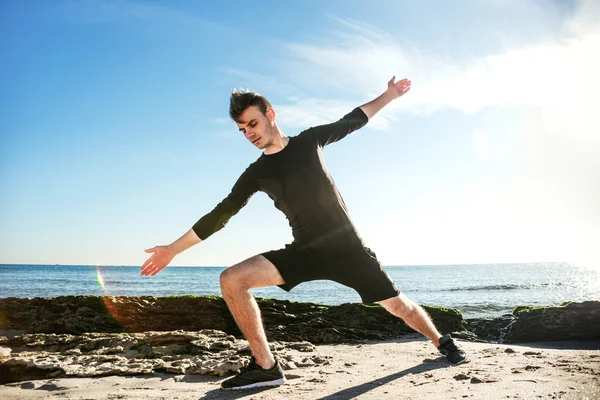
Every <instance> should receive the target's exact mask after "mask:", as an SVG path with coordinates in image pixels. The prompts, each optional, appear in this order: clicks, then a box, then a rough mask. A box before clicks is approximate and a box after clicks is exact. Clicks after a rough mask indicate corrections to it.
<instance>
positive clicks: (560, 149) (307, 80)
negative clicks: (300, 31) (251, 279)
mask: <svg viewBox="0 0 600 400" xmlns="http://www.w3.org/2000/svg"><path fill="white" fill-rule="evenodd" d="M515 4H516V3H515ZM550 4H551V3H544V7H550ZM528 10H529V12H531V13H532V14H531V18H530V19H529V23H531V24H541V25H543V24H544V15H545V14H544V12H543V11H544V10H543V7H541V8H540V7H538V5H536V7H533V8H525V9H522V8H519V12H520V13H522V12H527V11H528ZM540 11H541V12H540ZM550 11H552V14H553V15H556V13H557V11H556V10H550ZM521 17H522V15H521ZM521 20H522V21H527V18H521ZM599 20H600V4H599V3H598V2H595V1H582V2H579V3H577V7H576V9H575V12H574V14H573V15H572V17H571V18H569V19H568V20H565V21H563V29H562V33H561V34H556V33H553V34H552V35H550V34H549V35H547V38H546V39H539V40H538V41H537V42H533V43H532V42H531V41H527V42H525V41H523V42H517V41H516V40H515V39H514V37H518V36H511V37H512V38H513V39H512V40H509V39H506V38H505V39H504V42H503V43H504V48H503V49H502V50H501V51H499V52H497V53H496V54H487V55H485V56H480V57H477V56H476V55H471V56H470V57H468V58H465V57H462V58H453V57H451V56H448V55H447V54H435V53H430V52H427V51H425V50H422V49H419V48H417V47H416V46H414V45H412V44H410V43H407V42H406V41H400V40H397V39H395V38H394V37H393V36H392V35H390V34H388V33H386V32H384V31H382V30H381V29H379V28H376V27H373V26H370V25H368V24H366V23H363V22H358V21H348V20H340V19H337V20H336V21H337V23H338V25H339V26H340V27H341V28H340V29H338V30H337V31H334V32H329V33H328V34H327V35H325V36H323V37H320V38H318V39H317V40H314V41H313V42H312V43H298V42H294V43H284V44H282V45H281V49H282V50H281V54H280V57H279V58H276V59H274V60H273V65H276V66H277V69H278V70H277V71H278V74H279V80H282V81H293V82H294V88H295V89H296V90H295V91H294V93H293V97H294V99H293V103H294V104H282V105H278V106H277V107H276V108H277V109H278V110H279V118H280V121H282V123H285V124H287V125H289V126H304V127H306V126H310V125H315V124H320V123H325V122H331V121H332V120H334V119H335V118H339V117H340V116H341V115H343V114H344V113H346V112H348V111H349V110H350V109H352V107H354V106H356V105H358V104H360V103H361V102H364V101H367V100H370V99H372V98H373V97H375V96H376V95H378V94H379V93H380V92H381V91H383V90H384V89H385V84H386V82H387V80H388V79H389V78H390V77H391V76H392V75H397V76H398V75H400V76H398V77H399V78H402V77H404V76H406V77H409V78H410V79H411V80H412V82H413V89H412V90H411V92H410V93H408V94H407V95H406V96H405V97H403V98H402V99H401V100H399V101H396V102H395V103H393V104H392V105H391V106H390V107H388V108H387V109H386V110H384V112H382V113H381V114H379V115H378V116H377V117H376V118H375V119H374V120H373V121H372V125H371V126H373V127H376V128H380V129H387V128H388V127H390V126H391V124H392V123H393V121H394V119H395V118H397V116H398V115H399V114H400V113H412V114H416V115H424V116H427V115H432V114H433V113H434V112H436V111H438V110H444V109H453V110H457V111H459V112H462V113H464V114H467V115H474V114H477V113H479V112H481V111H482V110H484V109H488V108H498V109H500V108H501V109H504V110H521V111H523V110H526V111H527V115H528V116H529V118H530V119H529V120H528V121H527V123H526V124H523V125H520V126H519V125H517V124H516V123H514V124H513V126H514V127H515V129H514V131H512V132H507V135H511V139H512V140H514V144H515V145H516V146H518V148H516V149H515V150H518V151H520V152H522V153H524V154H526V158H525V161H524V162H523V163H522V164H518V165H516V164H515V165H514V166H516V167H518V168H517V170H516V171H514V172H513V173H514V176H513V177H512V179H513V180H512V181H511V182H510V183H508V184H507V185H506V186H504V187H498V188H495V189H494V190H491V191H489V192H487V194H486V195H485V196H479V198H481V199H482V201H483V202H486V207H484V208H482V209H476V208H473V207H471V208H470V209H467V207H463V206H461V204H463V205H464V204H470V203H465V202H464V200H465V199H468V198H469V195H466V194H465V195H464V196H459V198H460V201H457V205H456V207H457V208H456V209H455V210H454V211H453V212H456V210H459V213H460V212H462V211H460V210H463V211H465V212H464V213H463V214H459V215H463V218H462V221H463V222H464V221H466V222H468V224H467V226H466V227H467V228H469V229H472V230H473V231H477V230H478V229H488V230H489V229H491V228H490V226H491V225H490V224H492V223H493V224H495V225H496V227H497V231H496V232H495V236H494V238H495V239H498V240H499V241H501V240H502V238H503V237H507V236H508V235H511V231H513V230H514V229H515V228H514V226H518V225H519V224H521V226H522V228H521V229H520V232H517V233H514V237H515V238H516V240H512V241H511V243H512V244H513V245H514V246H515V247H514V248H515V249H516V250H515V251H517V253H518V254H526V253H527V244H526V243H527V238H528V237H529V238H531V240H530V241H529V242H530V243H535V247H536V251H539V252H542V251H544V247H546V248H548V246H552V245H553V244H558V246H562V248H560V249H559V248H554V249H552V251H548V254H552V256H559V255H560V254H563V255H565V256H568V257H571V258H572V259H580V260H581V259H583V260H588V262H590V261H589V260H591V262H592V263H593V262H598V263H599V264H598V266H600V249H598V248H597V247H598V246H597V243H598V239H600V208H599V207H598V204H600V185H599V184H598V182H600V113H599V112H598V110H600V75H598V74H597V71H600V51H598V49H600V24H598V23H597V22H598V21H599ZM547 25H548V27H550V26H551V24H550V23H549V22H548V24H547ZM552 26H553V25H552ZM515 28H517V29H518V27H515ZM490 29H493V27H490ZM544 31H550V29H547V30H544V29H542V30H541V32H544ZM507 37H508V36H507ZM557 37H558V39H557ZM466 45H468V44H466ZM298 88H302V90H299V89H298ZM323 93H326V95H323ZM358 96H360V97H358ZM535 115H537V116H538V117H537V118H536V117H535ZM532 116H534V117H532ZM434 118H435V117H434ZM531 118H534V119H535V120H534V121H532V120H531ZM488 137H489V133H488V132H486V131H485V130H480V131H476V132H474V133H473V142H474V149H475V151H476V152H477V154H478V155H479V156H480V157H481V158H482V159H486V158H487V157H490V158H492V156H496V154H495V151H496V150H497V149H495V148H494V147H493V146H492V145H491V144H492V142H489V141H488V140H487V139H488ZM501 156H504V157H505V158H507V159H510V158H511V157H512V156H513V154H511V153H507V154H503V155H501ZM502 190H504V191H505V192H504V195H501V196H498V194H499V193H500V194H501V193H502ZM481 204H483V203H481ZM432 207H433V206H432ZM461 207H462V208H461ZM494 209H495V210H498V212H499V214H498V216H496V217H494V216H493V215H492V214H490V211H489V210H494ZM476 211H477V212H476ZM440 213H441V214H440V216H439V217H440V218H442V217H441V216H442V215H445V214H444V213H445V211H444V210H441V211H440ZM473 216H475V217H473ZM486 216H487V220H488V222H489V223H488V224H487V225H486V223H485V220H486ZM505 217H506V218H505ZM509 217H510V219H509ZM446 219H447V216H446ZM505 221H511V222H512V223H513V224H512V225H511V224H508V223H506V222H505ZM450 222H452V221H450ZM454 222H456V223H457V224H459V225H460V224H461V221H460V218H459V220H457V221H454ZM415 226H420V223H419V221H416V222H415ZM486 227H487V228H486ZM518 246H521V247H522V248H519V249H517V247H518ZM519 252H520V253H519ZM538 254H539V253H538Z"/></svg>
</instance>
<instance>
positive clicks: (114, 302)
mask: <svg viewBox="0 0 600 400" xmlns="http://www.w3.org/2000/svg"><path fill="white" fill-rule="evenodd" d="M96 280H97V281H98V285H99V286H100V287H101V288H102V291H103V292H104V293H103V294H102V295H100V298H101V299H102V302H103V303H104V306H105V307H106V310H107V311H108V312H109V314H110V315H111V316H112V317H113V318H114V319H115V321H117V323H118V324H119V325H120V326H121V327H122V328H124V329H125V330H129V329H127V327H126V326H125V325H126V323H125V321H127V316H126V315H123V312H122V310H120V309H119V305H120V303H122V300H123V299H120V298H118V297H114V296H112V295H111V294H110V290H109V288H108V286H107V285H106V280H105V279H104V274H103V272H102V269H101V268H100V266H99V265H96Z"/></svg>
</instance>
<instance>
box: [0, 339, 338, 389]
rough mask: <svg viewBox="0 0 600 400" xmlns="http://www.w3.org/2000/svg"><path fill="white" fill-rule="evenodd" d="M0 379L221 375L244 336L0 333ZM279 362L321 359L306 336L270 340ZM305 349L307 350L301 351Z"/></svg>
mask: <svg viewBox="0 0 600 400" xmlns="http://www.w3.org/2000/svg"><path fill="white" fill-rule="evenodd" d="M0 346H2V347H0V348H4V349H10V350H11V351H10V353H11V354H5V355H4V356H0V384H4V383H10V382H19V381H23V380H31V379H47V378H57V377H94V376H108V375H152V374H156V373H171V374H175V375H189V374H201V375H219V376H220V375H224V374H227V373H230V372H236V371H238V370H239V369H240V368H241V367H243V366H245V365H246V364H247V363H248V360H249V356H250V347H249V346H248V343H247V342H246V341H245V340H239V339H236V338H235V337H233V336H231V335H227V334H226V333H224V332H221V331H216V330H202V331H200V332H186V331H174V332H145V333H85V334H82V335H70V334H58V335H57V334H26V335H21V336H16V337H14V338H10V339H9V338H6V337H0ZM270 346H271V350H272V351H273V353H274V354H275V355H276V357H277V358H278V359H279V360H280V363H281V364H282V366H283V368H285V369H295V368H301V367H305V366H306V367H307V366H314V365H318V364H327V363H328V360H327V358H326V357H321V356H318V355H316V354H314V353H315V347H314V346H313V345H312V344H311V343H308V342H297V343H279V342H273V343H271V344H270ZM307 353H310V354H307Z"/></svg>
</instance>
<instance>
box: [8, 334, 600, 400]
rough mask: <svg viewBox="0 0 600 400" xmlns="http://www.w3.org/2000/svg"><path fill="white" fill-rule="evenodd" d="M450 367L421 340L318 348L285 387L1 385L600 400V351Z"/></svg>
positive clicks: (563, 346) (53, 392) (554, 349)
mask: <svg viewBox="0 0 600 400" xmlns="http://www.w3.org/2000/svg"><path fill="white" fill-rule="evenodd" d="M460 344H461V346H462V347H463V348H464V349H465V350H466V351H467V352H468V353H469V356H470V362H469V363H467V364H463V365H459V366H450V365H449V364H448V362H447V361H446V360H445V358H443V357H441V356H439V354H438V353H437V352H436V350H435V349H434V348H433V346H432V345H431V344H430V343H429V342H427V341H426V340H424V339H422V338H417V337H408V338H405V339H401V340H394V341H386V342H377V343H368V344H362V345H323V346H317V350H316V353H315V354H317V355H319V356H322V357H325V358H329V357H331V358H330V359H329V360H330V363H329V364H328V365H320V366H314V367H304V368H298V369H292V370H288V371H286V376H287V378H288V382H287V383H286V384H285V385H283V386H280V387H275V388H268V389H248V390H237V391H224V390H222V389H220V382H221V381H222V380H223V379H226V378H227V377H209V376H199V375H188V376H183V375H179V376H177V375H168V374H164V375H154V376H132V377H123V376H109V377H102V378H61V379H51V380H36V381H27V382H18V383H12V384H7V385H0V398H1V399H3V400H4V399H6V400H8V399H48V398H56V399H254V400H258V399H264V400H271V399H273V400H275V399H286V400H287V399H355V398H356V399H600V343H598V342H560V343H541V344H530V345H526V346H523V345H497V344H488V343H471V342H463V341H461V342H460Z"/></svg>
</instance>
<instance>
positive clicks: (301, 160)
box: [192, 107, 368, 248]
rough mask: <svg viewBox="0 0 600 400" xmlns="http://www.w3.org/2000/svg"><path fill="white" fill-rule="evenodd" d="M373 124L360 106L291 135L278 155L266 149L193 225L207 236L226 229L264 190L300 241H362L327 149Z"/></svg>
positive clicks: (310, 243)
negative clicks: (329, 166)
mask: <svg viewBox="0 0 600 400" xmlns="http://www.w3.org/2000/svg"><path fill="white" fill-rule="evenodd" d="M367 122H368V117H367V116H366V115H365V113H364V112H363V111H362V110H361V109H360V108H358V107H357V108H355V109H354V110H353V111H352V112H351V113H349V114H347V115H346V116H344V117H343V118H342V119H340V120H339V121H337V122H334V123H332V124H328V125H321V126H317V127H313V128H309V129H307V130H305V131H303V132H302V133H300V134H299V135H298V136H294V137H290V140H289V142H288V144H287V146H286V147H284V148H283V150H281V151H279V152H277V153H273V154H269V155H267V154H264V153H263V154H262V155H261V156H260V157H259V158H258V159H257V160H256V161H255V162H253V163H252V164H250V166H249V167H248V168H247V169H246V171H244V173H243V174H242V175H241V176H240V178H239V179H238V180H237V182H236V183H235V185H234V186H233V188H232V189H231V193H229V195H228V196H227V197H226V198H225V199H224V200H223V201H221V202H220V203H219V204H218V205H217V206H216V207H215V208H214V209H213V210H212V211H211V212H210V213H208V214H206V215H205V216H203V217H202V218H200V220H199V221H198V222H196V224H194V226H193V228H192V229H193V230H194V232H196V234H197V235H198V237H199V238H200V239H202V240H205V239H206V238H208V237H209V236H210V235H212V234H213V233H215V232H217V231H218V230H220V229H221V228H223V227H224V226H225V225H226V224H227V222H228V221H229V219H230V218H231V217H232V216H233V215H235V214H237V213H238V211H239V210H240V209H241V208H242V207H244V206H245V205H246V203H247V202H248V200H249V199H250V197H252V195H253V194H254V193H256V192H257V191H263V192H265V193H266V194H267V195H268V196H269V197H270V198H271V199H272V200H273V202H274V203H275V207H277V208H278V209H279V210H281V211H282V212H283V213H284V214H285V216H286V218H287V219H288V221H289V224H290V227H291V228H292V234H293V236H294V243H295V244H298V245H302V246H308V247H314V248H320V247H332V246H333V247H345V246H347V245H353V244H359V243H360V244H362V240H361V239H360V236H359V235H358V233H357V231H356V229H355V228H354V225H353V224H352V221H351V220H350V217H349V215H348V210H347V209H346V205H345V204H344V200H343V199H342V196H341V195H340V193H339V191H338V189H337V187H336V185H335V182H334V181H333V178H332V177H331V175H330V174H329V171H328V170H327V167H326V166H325V163H324V161H323V154H322V149H323V147H324V146H326V145H328V144H330V143H333V142H336V141H338V140H340V139H342V138H344V137H345V136H346V135H348V134H349V133H351V132H353V131H355V130H357V129H360V128H362V127H363V126H364V125H365V124H366V123H367Z"/></svg>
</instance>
